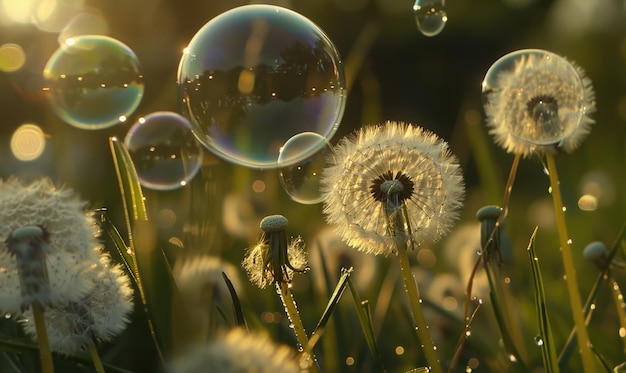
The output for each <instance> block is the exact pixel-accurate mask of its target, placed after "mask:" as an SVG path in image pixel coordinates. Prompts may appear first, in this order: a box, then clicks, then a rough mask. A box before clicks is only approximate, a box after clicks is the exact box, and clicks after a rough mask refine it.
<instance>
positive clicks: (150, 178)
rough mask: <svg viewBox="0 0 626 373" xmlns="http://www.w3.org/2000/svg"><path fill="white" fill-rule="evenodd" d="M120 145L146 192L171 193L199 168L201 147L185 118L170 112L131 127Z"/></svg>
mask: <svg viewBox="0 0 626 373" xmlns="http://www.w3.org/2000/svg"><path fill="white" fill-rule="evenodd" d="M124 144H125V145H126V147H127V148H128V152H129V153H130V156H131V158H132V160H133V162H134V163H135V168H136V170H137V176H138V178H139V182H140V183H141V185H143V186H144V187H146V188H149V189H155V190H173V189H176V188H180V187H182V186H184V185H186V184H187V183H188V182H189V181H190V180H191V179H192V178H193V177H194V176H195V175H196V174H197V173H198V170H199V169H200V166H201V165H202V145H200V143H199V142H198V141H197V140H196V138H195V137H194V136H193V133H192V132H191V124H190V123H189V120H187V118H185V117H183V116H182V115H180V114H177V113H174V112H167V111H161V112H155V113H152V114H150V115H146V116H145V117H142V118H139V120H138V121H137V122H136V123H135V124H133V126H132V127H131V128H130V130H129V131H128V134H127V135H126V138H125V139H124Z"/></svg>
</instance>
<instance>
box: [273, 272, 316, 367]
mask: <svg viewBox="0 0 626 373" xmlns="http://www.w3.org/2000/svg"><path fill="white" fill-rule="evenodd" d="M276 288H277V289H278V291H279V292H280V297H281V299H282V301H283V305H284V306H285V312H287V317H289V322H290V323H291V325H293V332H294V334H295V335H296V340H297V342H298V350H300V351H302V352H303V358H304V360H305V362H307V363H308V370H309V372H310V373H317V372H318V369H317V364H316V362H315V356H314V355H313V352H312V351H309V339H308V337H307V335H306V331H305V330H304V325H303V324H302V320H301V319H300V314H299V313H298V308H297V307H296V301H295V300H294V299H293V296H292V295H291V290H289V284H287V283H286V282H276Z"/></svg>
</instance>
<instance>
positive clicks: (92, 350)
mask: <svg viewBox="0 0 626 373" xmlns="http://www.w3.org/2000/svg"><path fill="white" fill-rule="evenodd" d="M88 347H89V355H91V360H92V361H93V366H94V367H95V368H96V372H98V373H105V371H104V366H103V365H102V360H100V355H98V350H97V349H96V345H95V344H94V343H93V342H90V343H89V346H88Z"/></svg>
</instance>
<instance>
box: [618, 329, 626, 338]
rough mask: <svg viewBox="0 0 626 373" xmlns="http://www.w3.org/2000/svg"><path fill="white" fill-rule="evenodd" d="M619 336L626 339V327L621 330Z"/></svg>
mask: <svg viewBox="0 0 626 373" xmlns="http://www.w3.org/2000/svg"><path fill="white" fill-rule="evenodd" d="M619 336H620V337H621V338H624V337H626V328H624V327H622V328H619Z"/></svg>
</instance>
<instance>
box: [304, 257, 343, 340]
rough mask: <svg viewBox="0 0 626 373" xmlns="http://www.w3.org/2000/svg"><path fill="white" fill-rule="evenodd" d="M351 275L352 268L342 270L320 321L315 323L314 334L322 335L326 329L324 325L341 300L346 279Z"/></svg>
mask: <svg viewBox="0 0 626 373" xmlns="http://www.w3.org/2000/svg"><path fill="white" fill-rule="evenodd" d="M351 274H352V268H350V269H342V271H341V277H340V278H339V282H338V283H337V286H335V291H334V292H333V294H332V295H331V297H330V299H329V300H328V304H327V305H326V309H325V310H324V313H323V314H322V317H321V318H320V321H319V322H318V323H317V326H316V327H315V330H314V331H313V333H314V334H321V333H323V330H324V328H326V324H327V323H328V320H329V319H330V315H331V314H332V312H333V310H334V309H335V307H336V306H337V303H339V300H340V299H341V295H342V294H343V291H344V290H345V288H346V285H347V283H348V277H350V275H351Z"/></svg>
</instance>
